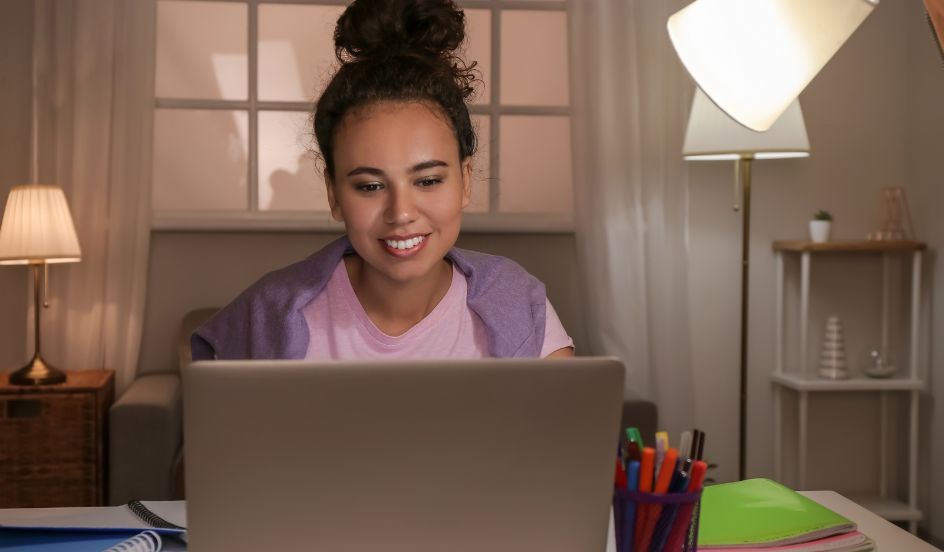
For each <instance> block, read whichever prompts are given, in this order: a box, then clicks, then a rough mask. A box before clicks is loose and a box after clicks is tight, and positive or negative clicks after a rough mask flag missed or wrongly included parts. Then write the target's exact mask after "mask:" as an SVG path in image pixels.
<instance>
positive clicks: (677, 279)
mask: <svg viewBox="0 0 944 552" xmlns="http://www.w3.org/2000/svg"><path fill="white" fill-rule="evenodd" d="M681 4H682V2H680V1H676V0H578V1H575V2H572V3H571V8H570V31H571V45H572V46H571V48H572V50H571V61H572V63H571V68H572V81H573V83H574V84H573V96H574V98H573V104H574V145H575V147H574V149H575V163H574V165H575V180H574V188H575V207H576V213H575V217H576V227H577V248H578V258H579V259H580V269H581V275H582V288H583V291H584V302H585V305H586V311H585V312H586V318H587V320H586V323H587V326H588V333H589V337H590V346H591V352H592V353H594V354H608V355H615V356H618V357H620V358H621V359H622V360H623V362H624V363H625V364H626V367H627V380H626V390H627V391H628V392H629V393H632V394H635V395H641V396H643V397H647V398H650V399H653V400H655V401H656V403H657V404H658V405H659V419H660V422H659V425H660V426H661V427H662V428H664V429H667V430H669V431H671V432H673V435H677V432H678V431H681V430H683V429H690V428H691V427H692V424H693V422H694V420H693V410H694V408H693V405H692V401H693V390H692V368H693V367H692V359H691V354H690V351H691V345H690V338H689V335H690V330H689V320H688V309H689V301H688V280H687V270H686V268H687V250H686V246H687V243H686V237H687V201H688V198H687V183H686V178H687V176H686V173H685V168H684V165H683V161H682V156H681V151H682V142H683V138H684V132H685V121H686V117H687V114H688V109H689V105H690V103H689V102H690V101H691V95H692V85H691V84H690V81H689V80H688V78H687V77H686V76H685V74H684V69H683V68H682V66H681V64H680V63H679V61H678V59H677V58H676V57H675V53H674V52H673V50H672V47H671V44H670V43H669V39H668V35H667V32H666V28H665V25H666V20H667V19H668V17H669V15H671V14H672V13H674V12H675V11H676V10H678V9H679V8H680V7H681ZM674 439H675V437H674V436H673V440H674Z"/></svg>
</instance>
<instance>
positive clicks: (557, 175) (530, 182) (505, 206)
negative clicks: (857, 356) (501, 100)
mask: <svg viewBox="0 0 944 552" xmlns="http://www.w3.org/2000/svg"><path fill="white" fill-rule="evenodd" d="M500 126H501V136H500V144H501V150H500V155H501V157H500V159H501V164H500V167H501V171H500V172H501V174H500V175H499V183H500V193H501V195H500V198H501V199H500V201H499V210H500V211H502V212H519V213H569V212H570V211H571V206H572V205H573V183H572V181H573V176H572V171H571V160H570V157H571V155H570V117H560V116H551V115H547V116H520V115H508V116H504V117H501V119H500Z"/></svg>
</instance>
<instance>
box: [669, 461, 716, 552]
mask: <svg viewBox="0 0 944 552" xmlns="http://www.w3.org/2000/svg"><path fill="white" fill-rule="evenodd" d="M707 470H708V464H706V463H705V462H702V461H701V460H696V461H695V462H694V463H693V464H692V473H691V475H690V476H689V481H688V492H690V493H694V492H698V491H700V490H701V488H702V485H703V484H704V481H705V472H706V471H707ZM694 511H695V503H694V502H688V503H686V504H682V505H681V506H679V508H678V512H677V513H676V514H675V523H673V524H672V529H671V530H670V531H669V537H668V539H666V541H665V546H663V547H662V550H665V551H666V552H668V551H676V550H681V549H682V545H683V544H685V539H686V538H687V537H688V526H689V525H690V524H691V521H692V513H693V512H694Z"/></svg>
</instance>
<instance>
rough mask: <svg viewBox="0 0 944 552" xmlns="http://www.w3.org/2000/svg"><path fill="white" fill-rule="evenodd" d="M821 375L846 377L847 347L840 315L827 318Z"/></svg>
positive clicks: (847, 374) (830, 377)
mask: <svg viewBox="0 0 944 552" xmlns="http://www.w3.org/2000/svg"><path fill="white" fill-rule="evenodd" d="M819 375H820V377H822V378H826V379H834V380H835V379H846V378H848V377H849V370H848V369H847V368H846V347H845V343H844V340H843V337H842V322H840V320H839V317H838V316H830V317H829V318H827V319H826V337H825V339H824V340H823V356H822V358H820V361H819Z"/></svg>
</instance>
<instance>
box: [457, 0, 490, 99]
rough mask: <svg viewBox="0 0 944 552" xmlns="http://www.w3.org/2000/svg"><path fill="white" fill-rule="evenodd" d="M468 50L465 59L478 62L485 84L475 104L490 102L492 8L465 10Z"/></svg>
mask: <svg viewBox="0 0 944 552" xmlns="http://www.w3.org/2000/svg"><path fill="white" fill-rule="evenodd" d="M465 21H466V51H465V55H464V56H463V59H464V60H465V61H466V62H467V63H471V62H473V61H475V62H478V65H476V66H475V68H476V69H478V70H479V72H480V76H481V78H482V81H483V83H484V85H479V87H478V89H477V90H476V95H475V97H474V99H473V102H472V103H474V104H488V103H489V101H490V98H491V97H492V92H491V81H492V72H491V71H492V12H491V11H490V10H465Z"/></svg>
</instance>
